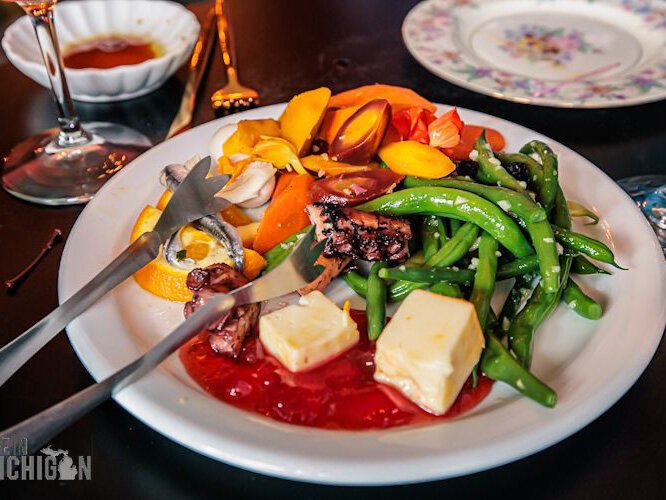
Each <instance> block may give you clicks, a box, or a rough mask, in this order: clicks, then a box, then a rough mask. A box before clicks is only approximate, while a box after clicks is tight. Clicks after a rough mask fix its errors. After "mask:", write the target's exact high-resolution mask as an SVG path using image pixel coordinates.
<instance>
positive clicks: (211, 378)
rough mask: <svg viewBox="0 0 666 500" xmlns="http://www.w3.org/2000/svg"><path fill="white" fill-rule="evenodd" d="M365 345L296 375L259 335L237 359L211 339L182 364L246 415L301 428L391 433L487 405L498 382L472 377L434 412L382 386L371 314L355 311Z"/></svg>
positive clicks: (198, 343)
mask: <svg viewBox="0 0 666 500" xmlns="http://www.w3.org/2000/svg"><path fill="white" fill-rule="evenodd" d="M351 315H352V318H353V319H354V321H356V323H357V324H358V327H359V332H360V334H361V340H360V342H359V343H358V344H357V345H355V346H354V347H352V348H351V349H350V350H348V351H346V352H345V353H343V354H341V355H340V356H338V357H337V358H335V359H333V360H331V361H330V362H328V363H326V364H324V365H322V366H320V367H319V368H315V369H313V370H309V371H307V372H304V373H292V372H290V371H288V370H287V369H286V368H284V367H283V366H282V365H281V364H280V363H279V362H278V361H277V360H276V359H275V358H274V357H273V356H271V355H270V354H268V353H267V352H266V351H264V349H263V347H262V345H261V342H259V339H258V337H257V336H256V335H253V336H252V337H251V338H249V339H248V340H247V341H246V342H245V346H244V347H243V350H242V352H241V354H240V356H239V357H238V359H235V360H234V359H230V358H227V357H226V356H220V355H219V354H216V353H215V352H213V350H212V349H211V348H210V345H209V343H208V335H207V334H201V335H199V336H197V337H195V338H194V339H192V340H191V341H190V342H188V343H187V344H185V345H184V346H183V347H182V348H181V350H180V359H181V360H182V362H183V365H185V369H186V370H187V372H188V373H189V374H190V376H191V377H192V378H193V379H194V380H195V381H196V382H197V383H198V384H199V385H200V386H201V387H202V388H203V389H204V390H205V391H207V392H208V393H210V394H212V395H213V396H215V397H216V398H218V399H221V400H222V401H224V402H226V403H229V404H232V405H234V406H237V407H239V408H242V409H244V410H247V411H251V412H254V413H259V414H261V415H265V416H267V417H270V418H273V419H275V420H280V421H282V422H287V423H290V424H296V425H305V426H310V427H320V428H325V429H356V430H360V429H384V428H388V427H395V426H399V425H408V424H409V425H411V424H421V423H426V422H434V421H437V420H441V419H446V418H452V417H455V416H457V415H460V414H461V413H464V412H466V411H469V410H470V409H472V408H474V407H475V406H476V405H477V404H479V402H481V400H483V399H484V398H485V397H486V396H487V395H488V393H489V392H490V389H491V388H492V381H491V380H490V379H488V378H486V377H484V376H482V375H481V376H479V378H478V381H477V386H476V387H472V380H471V377H470V379H468V380H467V382H466V383H465V385H464V387H463V389H462V391H461V392H460V394H459V395H458V398H457V400H456V402H455V403H454V405H453V406H452V407H451V409H450V410H449V411H448V412H447V413H446V414H445V415H442V416H440V417H436V416H434V415H431V414H429V413H427V412H425V411H423V410H421V409H420V408H419V407H418V406H416V405H415V404H414V403H412V402H411V401H409V400H407V399H406V398H405V397H404V396H402V395H401V394H400V393H398V392H397V391H396V390H395V389H393V388H391V387H388V386H386V385H383V384H379V383H377V382H375V380H374V379H373V378H372V375H373V373H374V370H375V365H374V350H375V345H374V343H371V342H370V341H369V340H368V336H367V335H366V333H365V326H366V323H365V312H364V311H353V310H352V311H351Z"/></svg>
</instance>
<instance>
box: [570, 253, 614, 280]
mask: <svg viewBox="0 0 666 500" xmlns="http://www.w3.org/2000/svg"><path fill="white" fill-rule="evenodd" d="M571 272H572V273H574V274H607V275H611V274H612V273H610V272H608V271H606V270H605V269H602V268H600V267H598V266H597V265H595V264H593V263H592V262H590V261H589V260H587V259H586V258H585V257H583V256H582V255H577V256H576V257H574V260H573V264H572V265H571Z"/></svg>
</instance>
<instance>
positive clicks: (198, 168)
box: [185, 156, 211, 180]
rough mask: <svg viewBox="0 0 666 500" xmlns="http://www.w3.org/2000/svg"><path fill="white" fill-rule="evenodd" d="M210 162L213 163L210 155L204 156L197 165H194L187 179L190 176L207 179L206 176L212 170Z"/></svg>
mask: <svg viewBox="0 0 666 500" xmlns="http://www.w3.org/2000/svg"><path fill="white" fill-rule="evenodd" d="M210 163H211V158H210V156H204V157H203V158H201V159H200V160H199V161H198V162H197V163H196V165H194V166H193V167H192V169H191V170H190V175H188V176H187V177H186V178H185V179H187V178H188V177H190V176H191V177H192V178H193V179H200V180H203V179H205V178H206V176H207V175H208V172H209V171H210Z"/></svg>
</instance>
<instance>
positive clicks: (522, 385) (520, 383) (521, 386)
mask: <svg viewBox="0 0 666 500" xmlns="http://www.w3.org/2000/svg"><path fill="white" fill-rule="evenodd" d="M516 387H518V389H525V384H524V383H523V381H522V379H518V380H516Z"/></svg>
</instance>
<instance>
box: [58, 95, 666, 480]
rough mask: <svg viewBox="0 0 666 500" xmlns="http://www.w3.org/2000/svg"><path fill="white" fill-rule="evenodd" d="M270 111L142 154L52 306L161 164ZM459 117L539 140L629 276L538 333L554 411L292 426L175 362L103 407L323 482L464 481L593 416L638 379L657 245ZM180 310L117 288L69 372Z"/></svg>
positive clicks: (143, 336) (135, 207)
mask: <svg viewBox="0 0 666 500" xmlns="http://www.w3.org/2000/svg"><path fill="white" fill-rule="evenodd" d="M283 109H284V106H283V105H275V106H267V107H264V108H258V109H255V110H251V111H247V112H245V113H241V114H238V115H234V116H231V117H227V118H223V119H221V120H218V121H215V122H211V123H207V124H205V125H201V126H199V127H196V128H194V129H192V130H190V131H188V132H185V133H184V134H182V135H179V136H177V137H175V138H173V139H171V140H169V141H166V142H165V143H163V144H160V145H158V146H156V147H154V148H153V149H151V150H150V151H147V152H146V153H144V154H143V155H141V156H140V157H139V158H137V159H136V160H134V161H133V162H132V163H131V164H130V165H129V166H128V167H126V168H125V169H124V170H123V171H122V172H120V173H119V174H117V175H116V176H115V177H114V178H113V179H111V181H109V183H108V184H107V185H106V186H104V188H103V189H102V190H101V191H100V192H99V193H98V194H97V195H96V196H95V199H94V200H93V201H91V202H90V203H89V204H88V206H87V207H86V209H85V210H84V211H83V213H82V214H81V216H80V217H79V219H78V220H77V222H76V224H75V226H74V228H73V229H72V232H71V234H70V236H69V239H68V241H67V246H66V248H65V251H64V254H63V257H62V263H61V267H60V276H59V295H60V300H61V301H62V300H64V299H66V298H67V297H69V296H71V295H72V294H73V293H74V292H75V291H76V290H78V289H79V287H80V286H82V285H83V284H84V282H86V281H87V280H88V279H89V278H90V277H92V276H93V275H94V274H95V273H96V272H98V271H99V270H100V269H101V268H102V267H103V266H104V265H106V264H107V263H108V262H109V261H111V259H112V258H114V257H115V256H116V255H117V254H118V253H119V252H120V251H121V250H122V249H123V248H124V247H125V246H126V244H127V242H128V238H129V235H130V228H131V227H132V225H133V223H134V220H135V219H136V217H137V215H138V214H139V212H140V211H141V209H142V208H143V207H144V206H145V205H146V204H155V203H156V201H157V199H158V198H159V196H160V194H161V192H162V190H163V188H162V187H161V186H160V184H159V174H160V170H161V169H162V167H163V166H165V165H166V164H168V163H172V162H183V161H185V160H187V159H188V158H189V157H191V156H192V155H195V154H199V155H205V154H207V153H208V146H209V145H208V143H209V140H210V138H211V136H212V135H213V133H214V132H215V130H216V129H217V128H218V127H219V126H221V125H223V124H227V123H231V122H235V121H237V120H240V119H241V118H243V119H248V118H277V117H278V116H279V115H280V112H281V111H282V110H283ZM442 109H443V107H440V111H441V110H442ZM460 114H461V116H462V118H463V120H465V121H466V122H468V123H475V124H480V125H487V126H490V127H494V128H497V129H498V130H500V131H502V133H503V134H504V136H505V137H506V139H507V149H508V150H514V151H515V150H517V149H518V148H519V147H520V146H521V145H523V144H524V143H526V142H527V141H529V140H531V139H541V140H543V141H546V142H548V143H549V144H550V145H551V146H552V147H553V149H554V150H555V152H556V153H557V154H558V155H559V159H560V172H561V181H562V183H563V187H564V191H565V193H566V195H567V197H568V198H569V199H573V200H577V201H579V202H581V203H584V204H585V205H586V206H588V207H591V208H592V209H594V210H595V211H596V212H597V213H599V214H600V215H601V222H600V224H599V225H598V226H596V227H592V226H589V227H585V232H586V233H588V234H591V235H592V236H596V237H599V238H602V239H603V240H605V241H606V242H607V243H608V244H609V245H610V246H611V248H612V249H613V250H614V252H615V254H616V256H617V259H618V261H619V262H620V263H621V264H623V265H625V266H627V267H629V268H630V270H628V271H617V272H615V273H614V275H613V276H612V277H609V276H593V277H586V278H584V279H583V278H581V279H580V282H581V284H582V287H583V288H584V289H586V290H587V291H588V292H589V293H591V294H592V295H593V296H594V297H595V298H597V299H599V300H600V301H601V302H602V303H603V304H604V306H605V314H604V317H603V318H602V319H601V320H600V321H597V322H593V321H588V320H585V319H583V318H581V317H579V316H576V315H575V314H574V313H573V312H572V311H570V310H568V309H567V308H566V307H560V308H559V309H558V310H557V311H556V312H555V313H554V314H553V316H552V317H551V318H550V319H549V320H548V321H547V322H546V324H545V325H544V326H543V327H542V328H541V329H540V330H539V335H538V338H537V342H536V352H535V355H534V371H535V372H536V373H537V375H538V376H540V377H542V378H543V379H544V380H545V381H546V382H547V383H548V384H549V385H551V386H552V387H553V388H555V389H556V390H557V392H558V394H559V403H558V404H557V407H556V408H555V409H552V410H549V409H546V408H543V407H541V406H539V405H537V404H535V403H533V402H531V401H529V400H527V399H526V398H524V397H520V396H518V395H517V394H516V393H514V392H513V391H512V390H511V389H510V388H508V387H505V386H502V384H495V386H494V388H493V390H492V392H491V394H490V395H489V397H488V398H487V399H486V400H485V401H483V403H482V404H481V405H479V406H478V407H477V408H475V409H474V410H473V411H471V412H470V413H468V414H465V415H463V416H461V417H460V418H457V419H454V420H450V421H445V422H442V423H436V424H432V425H426V426H420V427H396V428H393V429H389V430H382V431H363V432H358V431H357V432H352V431H332V430H320V429H314V428H307V427H298V426H293V425H288V424H284V423H280V422H277V421H274V420H271V419H269V418H266V417H263V416H260V415H257V414H253V413H247V412H245V411H242V410H240V409H237V408H235V407H233V406H230V405H227V404H225V403H223V402H221V401H219V400H217V399H214V398H213V397H211V396H209V395H208V394H207V393H205V392H204V391H203V390H201V389H200V388H199V387H198V386H197V384H196V383H194V382H193V381H192V380H191V379H190V377H189V376H188V375H187V374H186V372H185V370H184V369H183V367H182V365H181V364H180V362H179V360H178V358H177V357H176V356H172V357H171V358H170V359H169V360H167V361H166V362H165V363H164V364H162V365H161V366H160V368H159V369H157V370H155V371H153V372H152V373H150V374H149V375H147V376H146V377H145V378H144V379H142V380H141V381H139V382H137V383H135V384H134V385H132V386H130V387H128V388H126V389H125V390H123V391H122V392H120V393H119V394H118V395H117V396H116V398H115V399H116V401H117V402H118V403H119V404H120V405H122V406H123V407H124V408H126V409H127V411H129V412H130V413H132V414H133V415H134V416H136V417H137V418H138V419H140V420H141V421H143V422H145V423H146V424H147V425H149V426H150V427H152V428H153V429H155V430H156V431H158V432H160V433H161V434H163V435H164V436H166V437H168V438H170V439H172V440H174V441H176V442H178V443H180V444H182V445H183V446H186V447H188V448H190V449H192V450H195V451H197V452H199V453H202V454H204V455H207V456H209V457H212V458H215V459H218V460H221V461H223V462H226V463H229V464H233V465H236V466H238V467H242V468H245V469H250V470H253V471H257V472H261V473H263V474H268V475H272V476H279V477H284V478H289V479H294V480H299V481H311V482H319V483H333V484H395V483H407V482H415V481H426V480H434V479H440V478H446V477H452V476H457V475H461V474H468V473H471V472H475V471H479V470H483V469H487V468H489V467H493V466H497V465H500V464H504V463H506V462H510V461H512V460H516V459H518V458H521V457H524V456H526V455H529V454H531V453H534V452H536V451H539V450H541V449H543V448H545V447H547V446H550V445H552V444H554V443H556V442H558V441H560V440H561V439H564V438H565V437H567V436H569V435H570V434H572V433H573V432H576V431H577V430H578V429H580V428H581V427H583V426H585V425H586V424H588V423H590V422H591V421H592V420H594V419H595V418H597V417H598V416H599V415H601V414H602V413H603V412H604V411H605V410H606V409H608V408H609V407H610V406H611V405H612V404H613V403H615V402H616V401H617V400H618V399H619V398H620V397H621V396H622V395H623V394H624V393H625V392H626V391H627V390H628V389H629V387H631V385H632V384H633V383H634V382H635V381H636V379H637V378H638V377H639V375H640V374H641V373H642V372H643V370H644V369H645V367H646V366H647V364H648V363H649V361H650V359H651V358H652V355H653V353H654V351H655V349H656V347H657V345H658V342H659V339H660V338H661V335H662V332H663V328H664V323H665V314H664V305H665V304H666V291H665V284H666V276H665V272H664V261H663V257H662V254H661V250H660V248H659V246H658V243H657V240H656V238H655V236H654V235H653V233H652V230H651V229H650V227H649V225H648V223H647V222H646V221H645V220H644V219H643V216H642V215H641V213H640V212H639V211H638V209H637V208H636V207H635V206H634V205H633V203H632V202H631V200H630V199H629V198H628V197H627V195H626V194H625V193H624V192H623V191H622V190H621V189H620V188H619V187H618V186H617V185H616V184H615V183H614V182H613V181H612V180H611V179H610V178H609V177H607V176H606V175H605V174H604V173H603V172H602V171H601V170H599V169H598V168H596V167H595V166H593V165H592V164H591V163H590V162H588V161H587V160H585V159H584V158H582V157H581V156H580V155H578V154H576V153H574V152H573V151H572V150H570V149H568V148H566V147H565V146H563V145H562V144H559V143H557V142H555V141H553V140H551V139H548V138H547V137H544V136H543V135H541V134H539V133H537V132H534V131H531V130H528V129H526V128H524V127H521V126H519V125H516V124H514V123H511V122H508V121H505V120H501V119H499V118H495V117H492V116H488V115H485V114H483V113H479V112H476V111H470V110H465V109H461V110H460ZM332 288H333V292H334V298H335V299H337V300H342V299H343V298H344V297H345V296H351V295H352V292H348V291H346V286H345V285H344V284H343V283H342V282H339V283H336V284H334V285H333V286H332ZM182 309H183V306H182V304H176V303H170V302H167V301H164V300H161V299H158V298H157V297H154V296H152V295H150V294H149V293H147V292H145V291H143V290H142V289H141V288H139V286H138V285H137V284H136V283H135V282H134V281H133V280H131V279H130V280H128V281H127V282H125V283H124V284H122V285H121V286H120V287H118V288H117V289H116V290H114V291H113V292H112V293H110V294H109V295H107V296H106V297H104V298H103V299H102V300H101V301H100V302H98V303H97V304H95V306H94V307H92V308H91V309H90V310H89V311H87V312H86V313H85V314H83V315H82V316H81V317H80V318H78V319H77V320H76V321H74V322H73V323H72V324H71V325H70V326H69V327H68V328H67V331H68V334H69V338H70V341H71V342H72V345H73V346H74V349H75V350H76V353H77V354H78V356H79V358H80V359H81V361H82V362H83V364H84V365H85V366H86V368H87V369H88V371H89V372H90V373H91V374H92V376H93V377H94V378H95V379H96V380H100V379H102V378H104V377H106V376H108V375H109V374H111V373H112V372H113V371H115V370H117V369H119V368H121V367H122V366H124V365H125V364H127V363H129V362H130V361H132V360H134V359H135V358H136V357H137V356H139V355H140V354H141V353H142V352H144V351H145V350H146V349H148V348H149V347H150V346H151V345H153V344H154V343H155V342H156V341H157V339H159V338H161V337H162V336H163V335H165V334H166V333H167V332H169V331H170V330H171V329H172V328H173V327H174V326H175V325H176V324H177V323H178V322H179V321H181V320H182Z"/></svg>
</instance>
